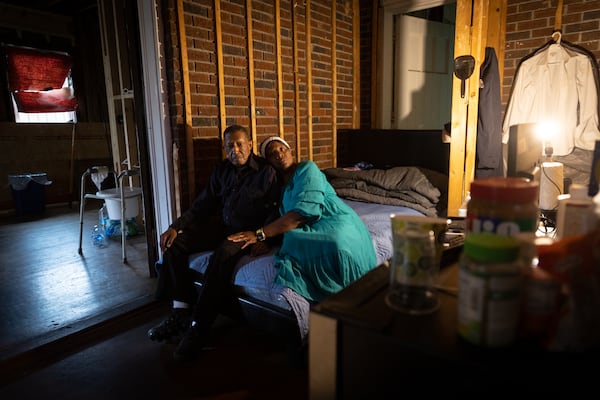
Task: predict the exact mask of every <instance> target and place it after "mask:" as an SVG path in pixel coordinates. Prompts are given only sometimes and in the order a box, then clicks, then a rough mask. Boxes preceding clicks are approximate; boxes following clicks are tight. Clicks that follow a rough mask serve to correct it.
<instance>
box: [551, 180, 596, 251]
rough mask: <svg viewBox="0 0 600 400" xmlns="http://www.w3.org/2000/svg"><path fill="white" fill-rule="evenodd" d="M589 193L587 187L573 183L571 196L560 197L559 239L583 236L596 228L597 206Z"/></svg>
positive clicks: (557, 224) (557, 218)
mask: <svg viewBox="0 0 600 400" xmlns="http://www.w3.org/2000/svg"><path fill="white" fill-rule="evenodd" d="M587 192H588V190H587V187H586V186H584V185H581V184H578V183H573V184H571V187H570V188H569V194H561V195H559V196H558V212H557V213H556V236H557V237H558V238H559V239H562V238H566V237H570V236H575V235H583V234H585V233H588V232H591V231H592V230H594V229H595V228H596V223H597V220H596V215H595V209H596V205H595V204H594V201H593V199H592V198H591V197H589V196H588V195H587Z"/></svg>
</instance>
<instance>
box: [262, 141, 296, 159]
mask: <svg viewBox="0 0 600 400" xmlns="http://www.w3.org/2000/svg"><path fill="white" fill-rule="evenodd" d="M274 141H277V142H281V143H283V144H284V145H285V147H287V148H288V149H291V147H290V145H289V143H288V142H286V141H285V140H283V139H282V138H280V137H279V136H271V137H268V138H266V139H265V140H263V142H262V143H261V144H260V155H261V156H263V157H266V156H267V155H266V154H265V152H266V151H267V146H269V144H270V143H271V142H274Z"/></svg>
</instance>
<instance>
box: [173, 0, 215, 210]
mask: <svg viewBox="0 0 600 400" xmlns="http://www.w3.org/2000/svg"><path fill="white" fill-rule="evenodd" d="M217 1H218V0H217ZM177 25H178V28H179V49H180V52H181V74H182V80H183V103H184V107H185V147H186V156H187V157H186V158H187V182H188V200H189V202H190V204H191V202H192V201H193V200H194V197H195V195H196V181H195V179H194V178H195V176H196V173H195V165H194V137H193V131H192V100H191V95H190V68H189V64H188V50H187V35H186V33H185V17H184V15H183V0H177Z"/></svg>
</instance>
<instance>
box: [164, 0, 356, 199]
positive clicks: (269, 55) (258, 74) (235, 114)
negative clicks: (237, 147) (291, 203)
mask: <svg viewBox="0 0 600 400" xmlns="http://www.w3.org/2000/svg"><path fill="white" fill-rule="evenodd" d="M337 1H338V4H337V13H336V14H337V19H336V24H337V29H336V32H335V34H336V68H337V82H336V85H337V125H338V128H350V127H352V125H351V124H352V94H353V87H352V84H353V82H352V79H353V72H354V71H353V66H352V51H353V48H352V47H353V44H352V42H353V40H352V39H353V34H352V11H353V10H352V6H351V3H349V4H350V5H348V3H347V2H345V1H341V0H337ZM213 4H214V3H213V1H212V0H184V2H183V5H184V18H185V33H186V36H187V41H186V44H187V54H188V65H189V71H190V72H189V75H190V92H191V93H190V94H191V107H192V116H193V118H192V132H193V137H194V138H195V139H197V140H194V146H195V147H196V146H202V145H203V143H206V142H204V141H202V140H198V139H200V138H218V137H219V135H220V132H221V131H222V130H223V129H225V127H226V126H227V125H231V124H234V123H236V124H241V125H244V126H247V127H248V128H249V129H250V128H251V118H250V111H251V107H250V101H251V98H250V79H252V80H253V82H254V88H255V90H254V95H255V105H256V132H255V135H256V138H257V142H258V143H260V142H261V141H262V140H263V139H265V138H266V137H267V136H271V135H277V134H279V125H280V124H279V109H278V104H279V99H278V83H277V73H278V71H277V59H278V56H279V57H280V58H281V62H282V67H281V70H282V87H283V93H282V97H283V98H282V101H283V134H284V136H285V138H286V139H288V140H289V142H290V144H291V145H292V147H294V148H295V146H296V125H297V124H298V126H299V127H300V144H301V152H300V153H301V156H300V159H307V158H308V154H309V152H308V149H309V145H310V144H309V143H308V101H309V93H308V88H309V87H310V89H311V90H312V94H311V101H312V132H313V137H312V148H313V160H314V161H315V162H316V163H317V164H318V165H319V167H321V168H327V167H331V166H333V165H332V163H333V132H332V123H333V115H332V114H333V113H332V109H333V105H332V99H333V97H332V96H333V95H332V93H333V88H334V85H333V82H332V68H333V66H332V57H331V53H332V52H331V46H332V32H331V26H332V15H331V9H332V3H331V0H313V1H311V11H310V18H311V32H310V34H311V46H310V48H311V50H310V51H311V57H312V64H311V66H310V68H311V73H312V82H311V84H310V86H309V85H307V65H306V33H305V26H306V24H305V21H306V7H305V3H304V2H302V1H285V0H284V1H281V3H280V4H281V8H280V24H281V30H280V40H281V54H280V55H278V54H277V42H276V40H277V36H276V32H275V11H274V3H273V1H272V0H253V1H252V2H251V6H252V39H253V42H252V45H253V61H254V62H253V68H254V75H253V76H250V71H251V69H250V68H249V57H248V42H247V40H248V31H247V18H246V2H245V1H244V0H222V1H221V3H220V4H221V29H222V35H221V36H222V56H223V78H224V86H225V87H224V96H225V98H224V103H225V110H224V112H225V114H226V121H220V116H221V110H220V99H219V86H218V79H219V76H218V62H217V57H218V54H217V51H216V49H217V43H216V29H215V26H216V25H215V16H214V9H213ZM294 5H295V7H296V8H295V12H296V15H295V24H293V23H292V12H293V11H292V7H293V6H294ZM162 11H163V12H162V14H163V23H164V25H165V32H166V36H165V39H164V40H165V43H167V46H165V48H166V47H170V48H169V49H166V51H165V55H166V59H167V65H168V66H167V76H168V80H169V91H170V96H169V102H170V110H169V111H170V114H171V124H172V127H173V137H174V140H176V141H177V142H178V144H179V146H180V148H181V154H180V158H181V160H182V163H181V168H180V171H181V174H182V175H181V176H180V181H181V182H182V186H183V187H182V199H185V198H186V196H185V194H184V193H183V192H184V191H185V190H186V188H185V183H186V180H187V178H186V177H185V173H186V161H185V158H186V157H185V156H186V151H185V106H184V92H183V81H182V71H181V68H180V56H181V55H180V51H179V42H178V40H179V39H178V37H179V36H178V25H177V10H176V1H175V0H163V4H162ZM294 29H295V30H296V36H297V43H296V44H297V55H298V70H297V71H294V48H293V34H294ZM295 79H298V81H299V94H298V95H299V103H298V104H296V94H295ZM296 108H299V115H300V118H299V120H296ZM194 154H195V155H196V157H206V153H204V152H203V150H202V151H200V150H198V149H196V148H195V149H194ZM205 165H206V163H204V162H201V161H200V160H198V159H196V160H195V167H196V171H197V174H196V175H199V176H200V178H196V179H197V180H196V182H197V185H196V186H198V184H199V183H201V180H202V178H201V176H203V175H204V174H206V173H209V172H210V171H203V170H201V167H202V166H204V168H205Z"/></svg>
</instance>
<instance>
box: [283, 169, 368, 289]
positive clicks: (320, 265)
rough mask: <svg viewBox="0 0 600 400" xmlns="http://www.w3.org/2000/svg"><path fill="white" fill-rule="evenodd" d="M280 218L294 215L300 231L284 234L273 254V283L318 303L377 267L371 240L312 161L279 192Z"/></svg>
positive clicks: (362, 225)
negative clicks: (299, 219) (300, 219)
mask: <svg viewBox="0 0 600 400" xmlns="http://www.w3.org/2000/svg"><path fill="white" fill-rule="evenodd" d="M280 210H281V215H283V214H285V213H287V212H289V211H295V212H297V213H299V214H301V215H302V216H304V217H306V218H307V222H306V224H304V226H302V227H299V228H296V229H293V230H291V231H288V232H286V233H284V234H283V243H282V245H281V248H280V249H279V251H278V252H277V253H276V254H275V267H276V268H278V269H279V274H278V276H277V279H276V283H278V284H281V285H283V286H287V287H289V288H291V289H293V290H294V291H296V292H297V293H299V294H301V295H302V296H304V297H305V298H307V299H308V300H311V301H321V300H323V299H324V298H326V297H328V296H330V295H332V294H334V293H336V292H338V291H340V290H341V289H343V288H344V287H346V286H348V284H350V283H352V282H354V281H355V280H357V279H358V278H360V277H361V276H363V275H364V274H365V273H366V272H367V271H369V270H371V269H372V268H374V267H375V266H376V263H377V259H376V255H375V250H374V248H373V242H372V241H371V235H370V234H369V231H368V230H367V228H366V226H365V224H364V223H363V222H362V220H361V219H360V217H359V216H358V215H357V214H356V212H354V210H353V209H352V208H350V207H349V206H348V205H347V204H346V203H344V202H343V201H342V200H341V199H340V198H339V197H338V196H337V194H336V193H335V190H334V189H333V187H332V186H331V185H330V184H329V182H327V179H326V178H325V175H324V174H323V173H322V172H321V171H320V170H319V168H318V167H317V165H316V164H315V163H314V162H312V161H303V162H301V163H299V164H298V167H297V169H296V172H295V173H294V175H293V176H292V178H291V179H290V180H289V181H288V182H287V184H286V185H285V187H284V189H283V197H282V201H281V208H280Z"/></svg>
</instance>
